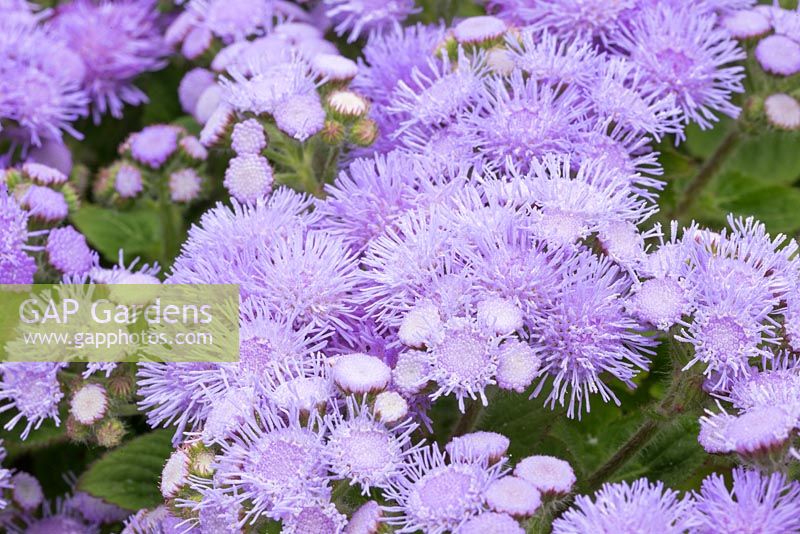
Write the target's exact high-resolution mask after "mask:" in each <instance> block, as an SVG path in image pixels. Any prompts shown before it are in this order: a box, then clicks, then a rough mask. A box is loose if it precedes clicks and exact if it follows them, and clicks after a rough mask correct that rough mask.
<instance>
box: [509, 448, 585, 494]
mask: <svg viewBox="0 0 800 534" xmlns="http://www.w3.org/2000/svg"><path fill="white" fill-rule="evenodd" d="M514 475H516V476H518V477H520V478H524V479H525V480H527V481H528V482H530V483H531V484H533V485H534V487H535V488H536V489H538V490H539V491H541V492H542V493H544V494H548V493H549V494H561V495H565V494H567V493H569V492H570V491H571V490H572V487H573V486H574V485H575V482H576V480H577V479H576V478H575V472H574V471H573V470H572V466H570V465H569V463H568V462H566V461H564V460H561V459H560V458H554V457H553V456H528V457H527V458H523V459H522V460H520V461H519V463H517V466H516V467H515V468H514Z"/></svg>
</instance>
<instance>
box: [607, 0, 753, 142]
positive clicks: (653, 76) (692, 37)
mask: <svg viewBox="0 0 800 534" xmlns="http://www.w3.org/2000/svg"><path fill="white" fill-rule="evenodd" d="M716 23H717V19H716V16H715V15H713V14H708V13H706V12H704V11H703V10H702V8H700V7H695V6H694V4H685V5H682V7H670V6H668V5H662V4H658V5H656V6H655V7H652V8H647V9H643V10H641V11H639V12H638V14H637V15H636V16H635V17H633V18H632V20H631V21H630V22H629V23H627V24H625V25H622V26H620V27H619V31H618V32H617V33H616V34H615V35H614V37H613V38H612V39H611V41H612V44H613V45H614V46H617V47H619V48H620V49H621V51H622V52H624V53H625V54H627V55H628V56H629V57H630V60H631V61H632V62H633V63H635V64H636V65H638V66H639V67H640V68H641V69H642V74H641V75H642V79H641V82H642V87H643V89H644V90H646V91H650V92H652V93H653V94H666V95H672V96H674V98H675V104H676V105H677V106H678V107H679V108H680V109H681V114H682V120H683V122H685V123H687V124H688V123H689V122H695V123H697V124H698V125H699V126H700V127H701V128H703V129H705V128H710V127H711V125H712V123H713V122H715V121H716V120H717V118H716V116H715V113H722V114H724V115H728V116H729V117H734V118H735V117H737V116H738V115H739V108H738V107H736V106H735V105H734V104H733V103H732V102H731V101H730V99H731V95H732V94H733V93H741V92H743V91H744V87H743V86H742V79H743V78H744V68H743V67H741V66H735V65H734V66H730V64H731V63H735V62H737V61H740V60H742V59H744V58H745V53H744V51H743V50H742V49H740V48H739V47H738V45H737V44H736V42H735V41H733V40H732V39H731V38H730V36H729V35H728V33H727V32H726V31H725V30H724V29H721V28H718V27H716ZM682 135H683V134H682V133H678V136H677V138H678V140H680V139H681V138H682Z"/></svg>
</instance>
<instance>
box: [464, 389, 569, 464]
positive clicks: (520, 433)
mask: <svg viewBox="0 0 800 534" xmlns="http://www.w3.org/2000/svg"><path fill="white" fill-rule="evenodd" d="M563 417H565V416H564V414H563V413H562V412H560V411H556V412H554V411H552V410H550V409H549V408H545V407H544V406H542V399H540V398H539V399H533V400H529V399H528V394H527V393H526V394H516V393H510V392H506V391H501V392H499V393H498V394H497V395H496V396H495V397H493V398H492V399H491V401H490V402H489V406H488V407H487V408H486V410H485V411H484V413H483V416H482V417H481V419H480V421H479V423H478V428H479V429H480V430H486V431H490V432H499V433H500V434H503V435H504V436H506V437H507V438H509V439H510V440H511V447H510V448H509V456H510V457H511V458H512V459H514V460H518V459H520V458H522V457H525V456H530V455H531V454H539V453H541V452H542V444H543V442H544V441H545V440H547V439H548V438H549V436H548V432H549V430H550V425H552V424H553V423H555V422H556V421H557V420H559V419H560V418H563ZM550 441H552V439H550Z"/></svg>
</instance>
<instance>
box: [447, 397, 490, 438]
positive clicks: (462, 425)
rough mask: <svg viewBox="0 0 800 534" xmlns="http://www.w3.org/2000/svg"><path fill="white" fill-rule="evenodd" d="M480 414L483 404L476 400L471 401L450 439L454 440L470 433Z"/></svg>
mask: <svg viewBox="0 0 800 534" xmlns="http://www.w3.org/2000/svg"><path fill="white" fill-rule="evenodd" d="M481 412H483V404H482V403H481V402H480V401H478V400H473V401H471V402H470V403H469V406H468V407H467V411H465V412H464V413H463V414H462V415H461V418H460V419H459V420H458V423H456V427H455V428H454V429H453V433H452V435H451V436H450V437H451V438H455V437H458V436H463V435H464V434H468V433H469V432H471V431H472V429H473V428H475V425H476V424H477V423H478V419H479V418H480V416H481Z"/></svg>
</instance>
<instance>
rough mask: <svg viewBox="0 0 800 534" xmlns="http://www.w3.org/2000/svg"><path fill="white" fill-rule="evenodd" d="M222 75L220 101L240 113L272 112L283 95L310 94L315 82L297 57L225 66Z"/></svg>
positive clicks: (312, 91)
mask: <svg viewBox="0 0 800 534" xmlns="http://www.w3.org/2000/svg"><path fill="white" fill-rule="evenodd" d="M228 74H229V75H230V77H224V76H223V77H222V78H221V80H220V85H221V86H222V101H223V102H225V103H227V104H228V105H229V106H230V107H231V108H233V109H235V110H236V111H238V112H240V113H246V112H251V113H255V114H257V115H259V114H262V113H269V114H271V113H274V112H275V111H276V110H277V109H278V106H279V105H280V104H281V102H283V101H284V100H285V99H286V98H287V97H289V96H292V95H301V94H310V93H314V92H315V90H316V85H317V82H316V81H315V79H314V76H313V74H312V73H311V72H310V70H309V68H308V65H307V64H306V63H305V62H303V61H301V60H299V59H296V60H293V61H288V62H286V61H283V62H279V63H274V62H271V61H269V59H260V60H259V61H257V62H256V61H254V62H250V63H248V64H247V65H245V66H239V65H235V66H233V67H230V68H229V69H228Z"/></svg>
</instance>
